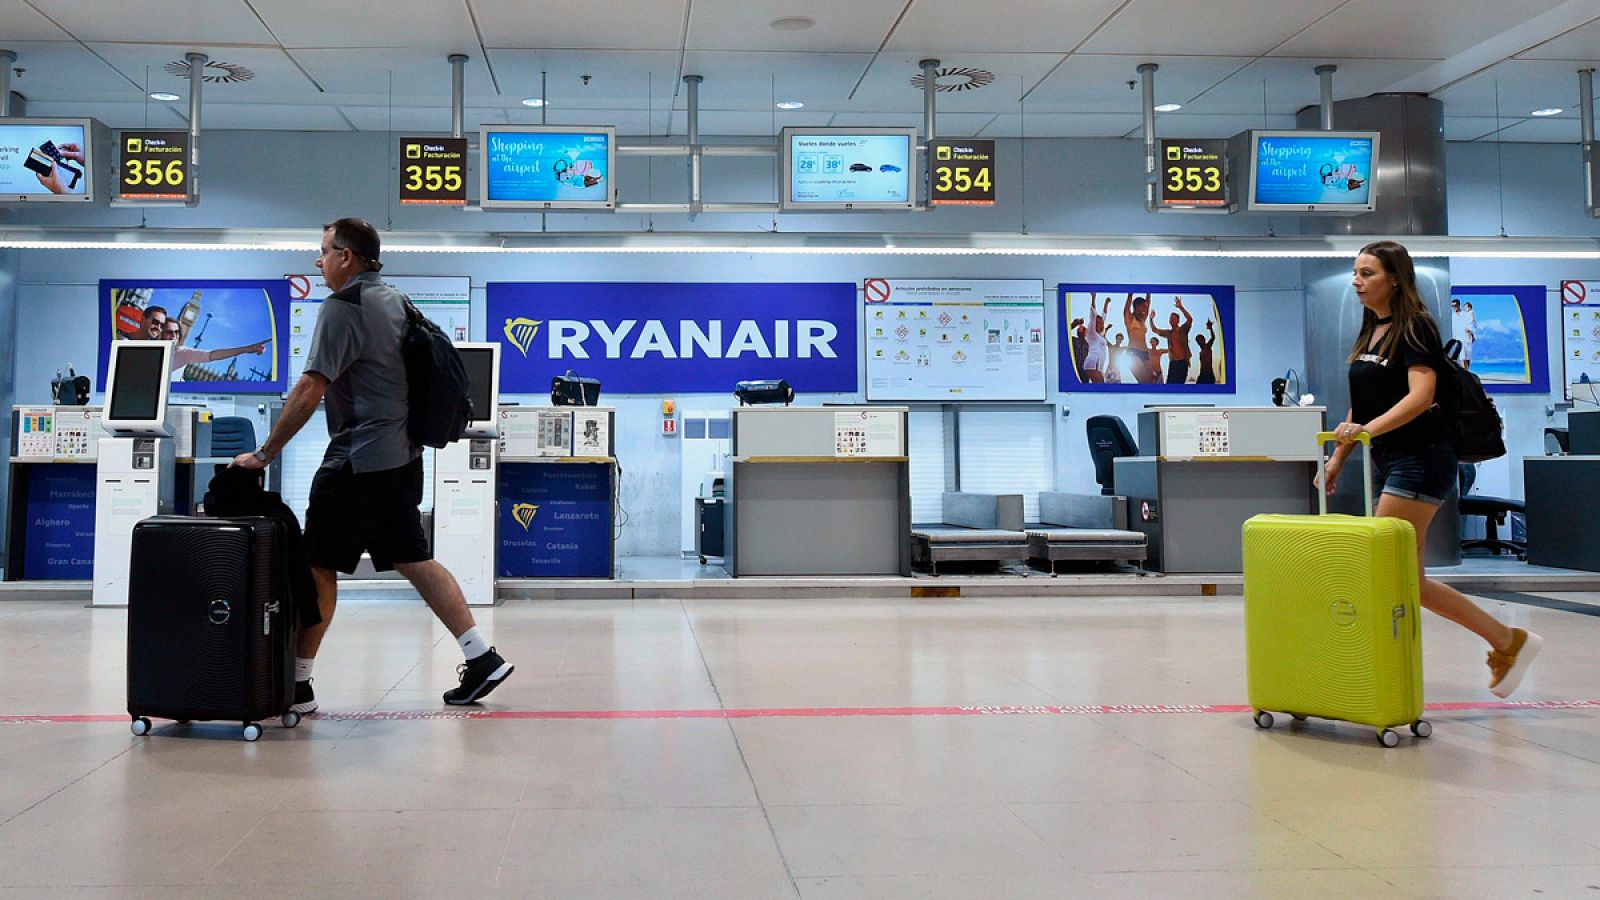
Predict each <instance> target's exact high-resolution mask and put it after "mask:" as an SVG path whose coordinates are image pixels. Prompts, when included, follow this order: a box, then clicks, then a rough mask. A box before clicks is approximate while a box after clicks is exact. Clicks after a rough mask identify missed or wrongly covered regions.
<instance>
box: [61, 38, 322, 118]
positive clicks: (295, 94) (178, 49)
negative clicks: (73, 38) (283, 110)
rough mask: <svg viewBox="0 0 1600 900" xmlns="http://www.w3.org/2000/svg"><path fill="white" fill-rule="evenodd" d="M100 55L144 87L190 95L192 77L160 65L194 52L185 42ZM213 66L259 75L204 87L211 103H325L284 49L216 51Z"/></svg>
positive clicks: (109, 48) (98, 47)
mask: <svg viewBox="0 0 1600 900" xmlns="http://www.w3.org/2000/svg"><path fill="white" fill-rule="evenodd" d="M91 46H92V47H93V48H94V51H95V52H96V53H99V54H100V55H101V56H103V57H105V59H106V61H107V62H109V63H111V64H112V65H114V66H116V67H117V69H119V70H120V71H121V72H122V73H123V74H124V75H126V76H128V78H129V79H130V80H132V81H133V82H134V83H135V84H146V83H147V82H146V80H145V79H146V77H148V78H149V81H148V84H149V86H150V89H151V90H165V91H173V92H176V93H179V94H183V95H184V96H188V93H189V79H188V78H186V77H179V76H177V75H172V74H169V73H167V72H166V71H165V70H164V69H163V68H162V67H163V66H165V65H166V64H167V63H169V62H172V61H174V60H176V61H180V62H181V61H182V60H183V55H184V54H185V53H186V52H188V51H190V50H192V49H194V48H193V47H192V46H186V45H183V44H93V45H91ZM208 55H209V56H210V58H211V62H212V63H232V64H235V65H241V66H244V67H245V68H247V69H249V70H251V71H252V72H254V73H255V77H254V78H252V79H251V80H249V81H242V82H237V83H232V84H211V83H208V84H206V86H205V93H204V96H205V97H206V99H207V101H208V102H209V101H210V100H212V99H215V100H216V101H218V102H223V103H231V102H240V101H244V102H252V103H255V102H260V103H286V102H305V103H312V104H316V103H319V102H326V101H325V99H323V98H322V97H321V96H320V94H319V92H318V91H317V88H316V85H314V84H312V83H311V81H310V79H308V78H307V77H306V76H305V75H304V74H303V73H301V71H300V70H299V69H297V68H295V65H294V63H293V62H292V61H290V59H289V57H288V56H286V55H284V53H283V51H282V50H268V49H261V48H251V47H234V48H228V49H220V50H215V51H213V52H211V53H209V54H208Z"/></svg>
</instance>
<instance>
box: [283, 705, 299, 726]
mask: <svg viewBox="0 0 1600 900" xmlns="http://www.w3.org/2000/svg"><path fill="white" fill-rule="evenodd" d="M299 724H300V714H299V713H297V712H295V711H294V710H292V709H291V710H289V711H288V712H286V713H284V714H283V727H285V728H293V727H295V726H296V725H299Z"/></svg>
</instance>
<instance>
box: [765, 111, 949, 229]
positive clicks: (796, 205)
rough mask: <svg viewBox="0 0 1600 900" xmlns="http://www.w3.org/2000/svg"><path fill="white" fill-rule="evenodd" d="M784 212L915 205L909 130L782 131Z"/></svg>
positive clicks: (912, 146) (914, 167)
mask: <svg viewBox="0 0 1600 900" xmlns="http://www.w3.org/2000/svg"><path fill="white" fill-rule="evenodd" d="M778 143H779V149H780V151H781V155H782V160H781V162H780V166H781V172H782V176H783V178H782V182H783V183H782V185H781V190H780V192H779V194H778V207H779V208H780V209H781V210H783V211H785V212H805V211H820V210H838V211H848V210H863V209H875V210H886V209H911V208H913V207H915V206H916V202H917V196H916V188H915V186H916V183H917V130H916V129H915V128H821V127H818V128H798V127H790V128H785V129H783V131H782V132H781V133H780V134H779V138H778Z"/></svg>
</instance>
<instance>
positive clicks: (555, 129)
mask: <svg viewBox="0 0 1600 900" xmlns="http://www.w3.org/2000/svg"><path fill="white" fill-rule="evenodd" d="M478 130H479V134H478V203H479V205H480V206H482V207H483V208H484V209H505V210H523V211H535V212H543V211H545V210H557V209H572V210H590V211H606V210H613V209H616V207H617V189H616V171H617V129H616V128H615V127H614V126H611V125H480V126H479V129H478ZM519 135H521V136H526V135H551V136H552V137H551V138H550V140H552V141H556V140H559V139H561V137H566V138H568V139H570V140H572V141H573V142H575V143H593V141H592V139H593V138H603V139H604V141H605V152H604V162H603V163H600V164H601V165H603V166H604V169H602V170H601V171H600V172H599V175H598V181H595V182H594V183H593V184H588V185H583V186H579V185H576V184H575V183H574V179H581V180H588V179H593V178H595V177H596V176H595V175H594V174H593V173H594V165H595V163H596V162H597V160H598V159H599V158H600V154H594V155H589V154H582V153H580V154H579V155H578V156H575V157H571V156H569V157H566V158H567V160H568V165H567V166H566V167H564V168H561V170H560V171H559V172H552V174H550V175H548V176H544V178H542V179H540V181H541V182H543V181H546V180H547V181H549V185H550V187H551V189H552V190H553V191H555V192H556V193H553V194H551V195H550V196H549V197H548V198H536V197H521V196H518V197H512V196H508V194H509V193H511V191H510V188H509V187H508V186H507V185H506V184H505V183H504V182H503V181H496V177H495V173H496V172H500V171H504V170H505V168H506V166H507V165H508V163H507V162H505V161H501V162H499V163H492V162H491V160H492V157H493V155H494V154H495V153H496V152H503V149H499V148H503V144H502V143H501V142H502V141H505V140H516V139H517V136H519ZM497 136H499V139H497ZM522 140H523V141H532V140H533V139H530V138H527V137H523V138H522ZM551 152H552V151H550V150H542V151H540V153H541V154H546V153H551ZM560 156H561V154H559V153H557V154H556V156H555V157H552V156H544V155H538V156H531V157H530V161H528V162H525V163H522V164H523V165H534V166H542V165H543V164H544V163H545V162H546V161H547V160H548V161H550V166H551V168H552V169H555V168H556V162H555V161H554V160H555V159H556V158H558V157H560ZM585 164H587V166H585ZM536 171H537V170H536ZM521 174H524V175H532V174H533V173H521ZM585 191H587V192H590V193H599V194H600V196H599V197H594V198H591V197H588V196H572V195H573V194H581V193H582V192H585ZM563 192H564V193H565V194H567V196H559V194H560V193H563Z"/></svg>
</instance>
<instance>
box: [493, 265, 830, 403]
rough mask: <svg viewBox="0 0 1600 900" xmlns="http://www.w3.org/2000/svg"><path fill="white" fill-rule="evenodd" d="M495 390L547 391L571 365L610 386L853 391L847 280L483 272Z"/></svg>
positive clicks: (623, 390)
mask: <svg viewBox="0 0 1600 900" xmlns="http://www.w3.org/2000/svg"><path fill="white" fill-rule="evenodd" d="M487 317H488V330H489V334H490V335H492V336H493V338H494V340H497V341H499V342H500V343H501V345H502V349H501V351H500V391H501V393H505V394H544V393H548V392H549V390H550V379H551V378H552V377H554V376H556V375H563V374H566V372H567V371H568V370H569V369H570V370H571V371H573V372H575V373H577V374H578V375H582V376H585V377H588V378H598V379H599V380H600V383H601V386H602V388H603V390H605V392H606V393H608V394H664V393H705V394H723V393H728V392H731V391H732V390H733V385H734V383H735V382H738V381H743V380H746V379H760V378H784V379H787V380H788V382H789V384H791V385H793V386H794V389H795V390H796V391H801V392H807V393H854V392H855V390H856V387H857V376H856V365H857V357H858V356H859V353H858V351H857V347H856V319H857V311H856V287H855V285H854V284H853V283H849V282H845V283H838V284H834V283H780V284H767V283H761V284H724V283H703V284H676V283H674V284H669V283H658V282H527V283H490V284H489V286H488V311H487Z"/></svg>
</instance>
